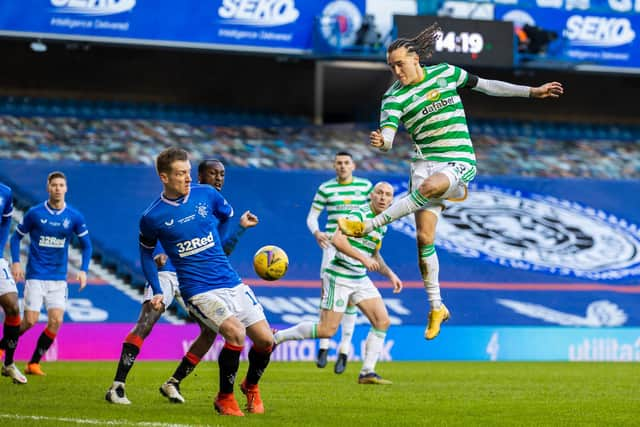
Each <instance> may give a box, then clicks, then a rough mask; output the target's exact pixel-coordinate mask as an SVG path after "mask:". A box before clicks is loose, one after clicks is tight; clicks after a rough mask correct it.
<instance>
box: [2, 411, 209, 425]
mask: <svg viewBox="0 0 640 427" xmlns="http://www.w3.org/2000/svg"><path fill="white" fill-rule="evenodd" d="M2 418H5V419H12V420H21V421H25V420H33V421H60V422H65V423H75V424H90V425H106V426H139V427H193V424H175V423H156V422H147V421H140V422H135V421H125V420H122V419H120V420H113V421H112V420H95V419H87V418H63V417H45V416H39V415H20V414H0V419H2ZM216 425H217V426H219V425H220V424H216ZM198 426H199V427H214V426H211V425H210V424H198Z"/></svg>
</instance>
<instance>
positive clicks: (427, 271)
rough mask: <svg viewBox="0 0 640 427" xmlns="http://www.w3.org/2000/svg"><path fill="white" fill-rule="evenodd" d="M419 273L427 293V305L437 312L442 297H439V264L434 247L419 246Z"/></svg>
mask: <svg viewBox="0 0 640 427" xmlns="http://www.w3.org/2000/svg"><path fill="white" fill-rule="evenodd" d="M419 255H420V272H421V273H422V281H423V283H424V288H425V290H426V291H427V296H428V298H429V305H430V306H431V308H433V309H436V310H438V309H439V308H440V306H441V305H442V297H441V296H440V282H439V280H438V274H439V273H440V263H439V261H438V254H437V253H436V248H435V246H434V245H422V246H420V254H419Z"/></svg>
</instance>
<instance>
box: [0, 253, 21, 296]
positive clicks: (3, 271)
mask: <svg viewBox="0 0 640 427" xmlns="http://www.w3.org/2000/svg"><path fill="white" fill-rule="evenodd" d="M11 292H15V293H18V288H17V287H16V282H15V281H14V280H13V276H12V275H11V270H10V269H9V264H8V263H7V260H5V259H4V258H0V296H2V295H4V294H10V293H11Z"/></svg>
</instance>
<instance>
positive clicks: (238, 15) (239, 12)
mask: <svg viewBox="0 0 640 427" xmlns="http://www.w3.org/2000/svg"><path fill="white" fill-rule="evenodd" d="M218 16H219V17H220V18H222V19H223V22H224V23H227V24H236V25H254V26H259V27H276V26H279V25H286V24H291V23H293V22H295V21H296V20H297V19H298V17H299V16H300V11H299V10H298V9H296V5H295V2H294V0H222V6H220V7H219V8H218Z"/></svg>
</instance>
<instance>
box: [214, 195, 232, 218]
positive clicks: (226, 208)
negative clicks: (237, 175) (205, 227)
mask: <svg viewBox="0 0 640 427" xmlns="http://www.w3.org/2000/svg"><path fill="white" fill-rule="evenodd" d="M212 190H213V189H212ZM211 199H212V200H211V210H212V213H213V215H214V216H215V217H216V218H218V221H220V223H224V222H227V221H228V220H229V219H230V218H231V217H233V208H232V207H231V205H230V204H229V202H227V199H225V198H224V196H223V195H222V194H220V193H219V192H218V191H217V190H213V191H212V192H211Z"/></svg>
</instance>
